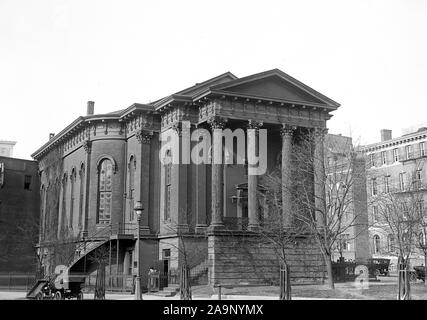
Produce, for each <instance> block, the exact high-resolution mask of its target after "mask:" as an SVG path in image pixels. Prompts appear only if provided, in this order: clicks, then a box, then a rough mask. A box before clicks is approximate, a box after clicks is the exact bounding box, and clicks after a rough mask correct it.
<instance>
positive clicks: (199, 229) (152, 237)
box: [32, 69, 339, 287]
mask: <svg viewBox="0 0 427 320" xmlns="http://www.w3.org/2000/svg"><path fill="white" fill-rule="evenodd" d="M338 107H339V104H338V103H337V102H335V101H333V100H331V99H330V98H328V97H326V96H324V95H323V94H321V93H319V92H317V91H315V90H314V89H312V88H310V87H308V86H307V85H305V84H303V83H301V82H300V81H298V80H296V79H294V78H292V77H291V76H289V75H287V74H286V73H284V72H282V71H280V70H278V69H273V70H270V71H265V72H261V73H258V74H253V75H250V76H246V77H243V78H238V77H236V76H235V75H233V74H232V73H230V72H227V73H224V74H221V75H219V76H217V77H214V78H212V79H209V80H206V81H204V82H201V83H197V84H196V85H194V86H192V87H189V88H187V89H184V90H182V91H179V92H177V93H174V94H171V95H169V96H167V97H164V98H162V99H160V100H157V101H155V102H152V103H147V104H140V103H135V104H133V105H131V106H129V107H127V108H124V109H122V110H119V111H116V112H111V113H107V114H96V113H95V112H94V102H91V101H89V102H88V105H87V114H86V115H85V116H80V117H78V118H77V119H76V120H74V121H73V122H72V123H71V124H70V125H68V126H67V127H65V128H64V129H63V130H62V131H61V132H59V133H58V134H56V135H51V136H50V139H49V140H48V141H47V142H46V143H45V144H44V145H43V146H42V147H40V148H39V149H38V150H37V151H35V152H34V153H33V154H32V157H33V158H34V159H35V160H36V161H37V162H38V164H39V171H40V192H41V198H40V199H41V210H40V221H41V231H40V242H39V246H40V252H41V254H42V255H43V257H44V263H45V270H46V272H53V271H54V268H55V266H56V265H58V264H65V265H67V266H68V267H69V270H70V272H76V273H77V272H83V273H86V274H89V273H91V272H93V271H94V270H95V269H94V266H93V263H91V262H90V261H91V260H90V259H88V257H89V255H90V254H91V253H92V252H94V251H95V250H100V249H101V248H107V249H108V250H107V251H108V252H109V261H108V264H107V275H108V274H111V275H112V276H113V275H115V276H116V277H117V279H119V278H120V279H125V278H126V277H129V278H132V276H133V275H135V274H136V273H137V272H138V268H139V272H140V274H141V276H142V286H143V287H145V286H146V284H147V274H148V271H149V269H150V268H151V267H154V268H156V269H158V270H160V271H161V272H162V274H168V275H169V278H168V281H173V280H172V278H171V277H170V275H171V274H173V273H174V272H177V271H178V270H179V266H180V264H181V262H182V261H184V260H185V261H186V262H187V263H188V265H189V266H190V274H191V276H192V277H193V278H194V279H195V281H196V280H198V281H199V282H201V283H202V282H208V283H211V284H214V283H241V282H247V283H255V282H256V283H272V282H273V281H274V279H277V278H278V276H279V273H278V263H277V261H276V260H277V259H276V257H275V255H274V252H273V251H274V250H273V249H272V248H271V247H269V246H268V244H265V243H263V242H260V241H259V236H258V233H257V230H258V229H259V228H260V227H261V226H262V223H263V215H265V214H268V209H267V208H265V206H264V203H263V199H262V189H263V186H262V177H263V175H262V174H261V175H260V174H254V173H253V172H251V171H250V170H249V169H250V167H251V164H248V161H247V159H246V160H244V161H243V162H241V163H227V162H226V163H224V161H218V162H215V161H212V162H210V163H199V164H196V163H194V162H193V161H186V160H185V159H187V160H188V159H190V158H192V155H191V152H194V149H195V147H196V146H197V144H198V143H199V141H198V140H194V139H193V135H192V133H193V132H195V131H196V130H201V129H203V130H202V132H206V133H208V134H209V133H210V138H209V146H208V150H209V155H208V159H209V161H210V160H212V159H215V157H216V156H218V154H220V153H221V154H222V153H223V152H222V151H223V150H224V139H223V137H222V136H221V135H216V134H215V131H216V130H218V129H221V130H226V129H230V130H231V132H236V131H235V130H237V129H243V132H244V136H243V138H244V141H245V144H244V146H245V148H246V149H245V150H265V152H266V157H265V159H266V163H265V167H266V170H265V172H266V173H268V172H273V171H274V169H276V168H280V170H279V172H281V176H282V184H283V185H284V186H285V187H288V186H289V185H291V184H292V180H291V179H287V177H288V176H289V172H290V170H291V167H292V164H293V158H292V144H294V143H298V141H299V140H300V139H301V137H303V136H306V135H309V134H310V136H313V137H314V141H313V144H314V148H315V151H314V152H318V153H319V154H322V152H323V149H324V145H323V143H324V136H325V134H326V132H327V121H328V120H329V119H330V118H331V116H332V115H331V112H333V111H335V110H337V108H338ZM248 129H253V130H252V131H253V132H255V133H259V136H261V131H262V130H263V129H266V130H265V131H264V132H266V134H267V136H266V140H265V143H261V142H260V143H257V139H254V138H253V137H254V136H250V135H249V131H250V130H248ZM252 131H251V132H252ZM186 132H187V133H188V134H189V135H191V137H192V138H191V139H190V140H188V139H185V135H186V134H187V133H186ZM168 133H174V134H177V136H178V139H179V145H180V146H181V148H180V149H179V150H181V152H180V154H179V155H176V154H175V150H174V149H173V148H168V147H167V146H165V145H166V144H167V141H164V140H163V138H162V137H163V136H164V135H167V134H168ZM255 137H258V135H257V134H256V135H255ZM198 138H199V137H197V139H198ZM259 141H261V140H259ZM185 144H188V148H184V147H182V146H183V145H185ZM232 144H233V146H234V147H236V149H238V148H239V145H238V144H239V143H235V142H233V143H232ZM182 150H184V151H182ZM233 150H234V148H233ZM260 152H261V151H260ZM224 154H225V155H224V157H223V158H227V157H228V158H230V157H231V158H233V159H234V158H236V154H234V153H233V154H229V153H227V152H224ZM175 156H177V158H178V159H179V161H178V162H173V161H172V162H170V161H169V162H168V161H163V160H164V158H166V157H169V158H171V157H175ZM223 158H222V157H221V160H222V159H223ZM313 166H314V170H315V171H316V170H317V171H318V172H322V170H324V169H323V164H322V163H321V162H315V163H313ZM316 177H317V175H314V177H313V190H314V193H315V194H316V197H314V198H316V199H319V198H320V196H319V195H322V194H324V193H325V190H324V185H323V186H322V184H321V183H317V182H316ZM285 189H286V188H284V189H283V190H285ZM314 198H313V199H314ZM281 201H282V203H283V206H282V207H283V215H284V216H290V215H291V210H292V205H291V203H290V202H291V199H290V195H289V194H288V192H286V191H283V194H282V198H281ZM313 201H314V200H313ZM137 203H140V204H141V205H142V207H143V212H142V215H141V218H140V219H139V220H138V219H137V215H136V211H135V210H134V209H135V205H136V204H137ZM138 221H139V225H138ZM285 223H290V222H285ZM319 223H322V222H321V221H319ZM138 233H139V235H140V243H139V248H140V250H139V253H138V250H137V249H136V248H137V247H138V246H136V243H137V239H138ZM61 243H64V244H65V243H72V244H73V245H72V246H71V248H70V246H67V247H66V248H68V249H64V248H65V247H62V249H59V247H58V244H61ZM137 255H139V256H137ZM138 258H139V259H138ZM289 259H290V268H291V277H292V280H293V281H295V282H296V281H300V282H307V283H314V282H317V281H321V280H322V279H323V277H324V267H323V261H322V257H321V256H320V252H319V250H318V249H317V247H316V246H314V244H313V243H312V241H310V239H309V237H301V239H300V240H298V241H296V242H295V244H294V247H293V248H292V252H291V255H290V258H289ZM138 261H139V264H138V263H137V262H138ZM117 279H116V280H117ZM128 283H129V281H127V282H126V281H125V284H123V283H122V284H121V285H123V286H126V285H128Z"/></svg>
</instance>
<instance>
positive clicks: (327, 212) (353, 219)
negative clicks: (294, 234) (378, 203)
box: [289, 133, 368, 289]
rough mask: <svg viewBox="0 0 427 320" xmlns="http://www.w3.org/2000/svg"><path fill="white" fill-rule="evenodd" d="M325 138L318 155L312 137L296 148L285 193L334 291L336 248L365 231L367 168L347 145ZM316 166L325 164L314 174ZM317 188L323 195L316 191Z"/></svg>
mask: <svg viewBox="0 0 427 320" xmlns="http://www.w3.org/2000/svg"><path fill="white" fill-rule="evenodd" d="M328 138H329V139H328ZM328 138H327V139H326V140H325V141H324V146H325V147H324V149H323V150H322V152H318V151H317V152H316V150H315V145H314V142H313V141H315V137H314V133H308V134H306V135H304V136H303V137H302V138H301V139H300V140H299V141H298V143H294V145H293V166H292V167H293V171H292V173H291V174H292V176H291V177H290V179H292V182H293V184H292V187H291V190H289V191H290V193H291V194H292V199H293V208H292V211H293V219H294V224H296V225H298V224H301V225H302V226H303V227H304V228H305V229H306V231H307V232H308V233H310V234H311V235H312V236H313V237H314V239H315V241H316V243H317V246H318V248H319V250H320V252H321V254H322V256H323V259H324V263H325V265H326V271H327V275H328V285H329V287H330V288H331V289H334V287H335V286H334V280H333V270H332V256H333V252H334V250H335V249H336V245H337V243H338V242H339V241H340V239H342V237H343V235H345V234H348V235H351V236H350V237H349V240H352V239H355V238H357V237H358V236H360V235H361V234H362V233H363V232H365V233H366V232H367V227H368V223H367V216H366V176H365V169H366V166H365V161H364V158H363V156H362V155H361V154H359V153H357V152H356V151H355V148H354V147H353V146H352V144H351V140H342V139H341V138H340V137H339V136H338V137H337V136H336V139H332V138H330V137H329V136H328ZM316 163H322V164H323V165H321V166H317V170H316V169H315V167H316V166H315V164H316ZM319 168H320V170H319ZM319 186H320V190H323V187H324V190H325V192H324V193H323V192H320V193H319V192H315V189H316V188H317V189H319V188H318V187H319ZM356 206H358V207H359V208H356ZM350 229H352V230H353V231H352V232H350V231H351V230H350ZM356 230H357V231H356Z"/></svg>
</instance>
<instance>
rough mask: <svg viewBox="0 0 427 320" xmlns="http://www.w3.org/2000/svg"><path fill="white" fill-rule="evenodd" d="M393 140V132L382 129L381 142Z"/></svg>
mask: <svg viewBox="0 0 427 320" xmlns="http://www.w3.org/2000/svg"><path fill="white" fill-rule="evenodd" d="M391 139H392V134H391V130H388V129H381V142H384V141H387V140H391Z"/></svg>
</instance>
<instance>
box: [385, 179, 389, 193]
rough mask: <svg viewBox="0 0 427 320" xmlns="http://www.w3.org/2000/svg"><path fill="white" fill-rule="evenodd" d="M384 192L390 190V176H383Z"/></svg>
mask: <svg viewBox="0 0 427 320" xmlns="http://www.w3.org/2000/svg"><path fill="white" fill-rule="evenodd" d="M384 192H385V193H389V192H390V176H385V177H384Z"/></svg>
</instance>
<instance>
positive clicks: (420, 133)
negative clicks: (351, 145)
mask: <svg viewBox="0 0 427 320" xmlns="http://www.w3.org/2000/svg"><path fill="white" fill-rule="evenodd" d="M417 136H423V137H422V138H425V137H426V138H427V129H426V130H422V131H417V132H412V133H408V134H405V135H403V136H400V137H397V138H393V139H390V140H386V141H380V142H375V143H371V144H367V145H365V146H361V147H360V148H361V151H362V152H367V151H368V149H371V148H375V147H381V146H384V147H386V145H387V144H393V143H396V142H401V141H402V140H408V139H412V138H414V137H417Z"/></svg>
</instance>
